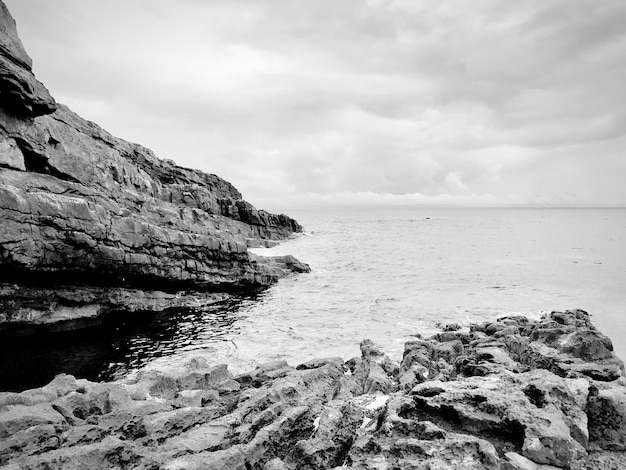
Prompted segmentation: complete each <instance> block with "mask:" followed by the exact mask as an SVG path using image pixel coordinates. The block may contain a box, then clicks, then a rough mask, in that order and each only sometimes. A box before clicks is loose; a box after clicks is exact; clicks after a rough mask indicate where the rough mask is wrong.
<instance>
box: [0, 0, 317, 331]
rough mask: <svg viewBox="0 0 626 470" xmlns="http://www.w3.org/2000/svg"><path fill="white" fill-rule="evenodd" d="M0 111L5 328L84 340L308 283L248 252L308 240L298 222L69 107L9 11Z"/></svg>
mask: <svg viewBox="0 0 626 470" xmlns="http://www.w3.org/2000/svg"><path fill="white" fill-rule="evenodd" d="M0 98H1V100H0V221H1V224H0V325H2V326H3V327H4V328H5V329H6V328H7V327H13V326H15V327H23V326H24V325H27V326H30V325H33V324H47V325H50V324H53V323H60V322H65V323H68V322H71V321H73V320H81V321H80V322H74V323H69V324H68V325H66V326H64V327H60V328H61V329H63V328H65V329H72V328H77V327H80V326H83V325H91V324H93V323H94V321H95V319H97V318H99V317H100V316H102V315H104V314H106V313H108V312H111V311H115V312H126V313H128V312H134V311H163V310H166V309H168V308H175V307H180V306H184V307H187V308H189V307H190V306H193V305H194V303H197V302H201V301H203V300H209V301H211V299H210V298H209V299H202V294H201V292H205V291H211V292H215V291H225V290H233V289H256V288H259V287H264V286H268V285H270V284H272V283H274V282H276V281H277V280H278V279H279V278H281V277H283V276H285V275H287V274H288V273H291V272H306V271H308V270H309V268H308V266H307V265H306V264H304V263H301V262H300V261H298V260H297V259H295V258H293V257H292V256H281V257H276V258H264V257H262V256H258V255H253V254H251V253H249V252H248V250H247V246H248V245H250V244H254V243H253V242H251V241H253V240H257V241H258V243H257V244H258V245H264V246H265V245H270V244H271V243H274V241H275V240H281V239H284V238H286V237H289V236H291V235H292V234H293V233H295V232H300V231H302V227H301V226H300V225H299V224H298V223H297V222H296V221H295V220H293V219H291V218H289V217H287V216H285V215H282V214H281V215H274V214H270V213H267V212H265V211H262V210H257V209H256V208H254V207H253V206H252V205H251V204H250V203H248V202H247V201H244V200H243V199H242V196H241V194H240V193H239V191H237V190H236V189H235V188H234V187H233V186H232V185H231V184H230V183H228V182H226V181H224V180H222V179H220V178H219V177H217V176H215V175H210V174H205V173H202V172H200V171H196V170H189V169H185V168H181V167H179V166H177V165H176V164H174V163H173V162H172V161H169V160H159V159H158V158H156V157H155V156H154V154H153V153H152V152H151V151H150V150H148V149H146V148H144V147H142V146H140V145H136V144H132V143H129V142H126V141H124V140H121V139H118V138H116V137H114V136H112V135H111V134H109V133H108V132H106V131H104V130H103V129H101V128H100V127H98V126H97V125H96V124H94V123H92V122H89V121H86V120H84V119H82V118H81V117H80V116H78V115H76V114H75V113H73V112H72V111H71V110H69V109H68V108H67V107H65V106H63V105H57V104H56V103H55V102H54V100H53V99H52V97H51V96H50V95H49V93H48V92H47V90H46V89H45V87H43V85H42V84H41V83H39V82H38V81H37V80H36V79H35V78H34V76H33V74H32V71H31V60H30V58H29V57H28V55H27V54H26V52H25V51H24V48H23V46H22V44H21V41H20V40H19V37H18V36H17V31H16V26H15V21H14V20H13V18H12V17H11V16H10V14H9V12H8V10H7V8H6V6H5V5H4V4H3V3H2V2H1V1H0ZM141 291H146V292H145V293H141ZM158 291H161V292H158ZM180 291H185V294H184V295H182V296H181V295H180ZM193 291H197V292H200V294H198V295H196V293H194V292H193ZM181 297H183V298H182V299H181ZM25 331H26V330H25Z"/></svg>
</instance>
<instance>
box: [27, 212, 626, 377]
mask: <svg viewBox="0 0 626 470" xmlns="http://www.w3.org/2000/svg"><path fill="white" fill-rule="evenodd" d="M290 215H291V216H294V217H295V218H296V219H298V220H299V221H300V222H301V223H302V224H303V225H304V227H305V229H306V233H305V234H303V235H299V236H296V237H294V238H293V239H290V240H287V241H285V242H283V243H281V244H280V245H279V246H277V247H275V248H272V249H257V250H254V251H255V252H257V253H260V254H266V255H274V254H287V253H289V254H293V255H294V256H296V257H297V258H299V259H300V260H302V261H305V262H307V263H309V264H310V266H311V273H308V274H299V275H294V276H290V277H288V278H286V279H283V280H281V281H280V282H279V283H278V284H276V285H275V286H273V287H271V288H270V289H268V290H266V291H264V292H262V293H261V294H259V295H257V296H254V297H247V298H240V299H234V300H233V301H231V302H229V303H227V304H225V305H221V306H212V307H207V308H206V309H201V310H198V311H193V312H189V311H180V312H176V313H175V314H174V315H170V316H167V317H166V316H158V317H156V318H154V317H152V318H149V319H145V321H139V322H133V323H132V324H128V325H123V326H121V327H120V326H119V325H118V326H117V327H116V328H115V331H111V332H109V333H107V334H104V335H103V334H101V333H98V335H97V340H96V341H94V339H93V338H91V339H84V338H83V339H81V341H82V343H84V344H82V343H81V341H79V343H81V344H78V345H76V342H71V341H70V342H67V341H63V344H62V345H61V344H59V345H56V346H55V345H52V347H51V349H50V348H48V349H44V350H43V351H42V352H40V353H41V354H40V357H44V356H45V358H46V359H45V360H44V361H48V362H49V363H48V364H47V365H46V371H47V373H48V374H52V372H61V371H67V372H70V373H75V374H77V375H82V376H87V377H89V378H92V379H104V380H111V379H116V378H120V377H123V376H125V375H128V374H132V373H134V372H136V371H137V370H139V369H141V368H144V367H147V368H162V367H169V366H174V367H176V366H179V365H181V364H182V363H184V362H186V361H188V360H189V359H191V358H193V357H196V356H202V357H205V358H206V359H208V360H209V361H211V362H214V363H216V364H217V363H221V362H225V363H228V364H229V367H230V368H231V370H233V371H234V372H237V371H244V370H248V369H251V368H253V367H254V366H255V365H257V364H259V363H262V362H266V361H271V360H277V359H285V360H287V361H288V362H289V363H291V364H293V365H296V364H298V363H300V362H304V361H306V360H308V359H311V358H314V357H329V356H340V357H342V358H344V359H346V360H347V359H349V358H351V357H354V356H357V355H359V342H360V341H361V340H362V339H364V338H370V339H372V340H373V341H375V342H376V343H378V344H379V345H380V346H382V347H383V349H384V350H385V351H386V352H387V353H388V354H390V355H391V356H392V358H395V359H400V357H401V353H402V348H403V344H404V342H405V341H406V340H408V339H410V338H411V336H412V335H415V334H418V333H419V334H422V335H428V334H430V333H433V332H435V331H437V325H438V324H440V323H451V322H456V323H460V324H461V325H464V326H467V325H469V324H470V323H472V322H481V321H486V320H492V319H495V318H497V317H498V316H500V315H503V314H510V313H522V314H526V315H528V316H530V317H538V316H539V315H541V314H542V313H544V312H549V311H552V310H564V309H569V308H582V309H584V310H587V311H588V312H590V313H591V314H592V318H593V320H594V322H595V324H596V325H597V326H598V328H600V330H601V331H603V332H604V333H606V334H608V335H609V336H610V337H611V338H612V340H613V343H614V346H615V349H616V352H617V354H618V355H619V356H620V357H622V358H626V322H625V321H624V313H626V243H625V241H626V210H622V209H606V210H605V209H586V210H578V209H549V210H548V209H543V210H538V209H532V210H531V209H441V208H439V209H426V208H416V209H414V208H379V209H371V208H370V209H343V210H333V211H328V210H302V211H291V212H290ZM68 348H69V349H68ZM50 351H53V354H51V353H50ZM23 354H24V355H25V358H23V360H25V361H30V363H31V367H32V364H33V363H35V362H37V359H36V357H33V356H32V352H24V353H23ZM55 354H56V355H58V356H60V358H59V360H56V361H55V360H54V359H53V356H54V355H55ZM74 358H78V360H75V359H74ZM18 362H19V361H18Z"/></svg>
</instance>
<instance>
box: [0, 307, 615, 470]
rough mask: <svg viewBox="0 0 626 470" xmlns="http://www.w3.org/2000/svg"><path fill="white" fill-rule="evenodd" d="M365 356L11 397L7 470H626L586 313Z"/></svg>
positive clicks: (607, 352)
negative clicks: (398, 354)
mask: <svg viewBox="0 0 626 470" xmlns="http://www.w3.org/2000/svg"><path fill="white" fill-rule="evenodd" d="M361 352H362V356H361V357H359V358H354V359H351V360H349V361H348V362H345V363H344V362H343V361H342V360H341V359H339V358H331V359H320V360H312V361H309V362H307V363H305V364H300V365H299V366H297V367H296V368H294V367H290V366H289V365H288V364H287V363H286V362H284V361H282V362H274V363H268V364H263V365H261V366H259V367H258V368H257V369H256V370H254V371H251V372H250V373H245V374H241V375H239V376H235V377H233V375H231V374H230V373H229V372H228V370H227V368H226V366H225V365H219V366H211V365H209V364H207V363H206V362H204V361H203V360H201V359H194V360H192V361H191V362H190V363H189V364H188V365H187V367H186V368H181V369H180V370H172V371H166V370H163V371H159V372H156V371H153V372H145V371H144V372H142V373H140V374H139V376H138V377H136V378H135V379H132V380H127V381H125V382H120V383H109V384H101V383H94V382H89V381H86V380H76V379H75V378H74V377H72V376H68V375H61V376H58V377H57V378H56V379H55V380H53V381H52V382H51V383H50V384H49V385H47V386H45V387H43V388H40V389H34V390H28V391H26V392H22V393H0V466H2V465H6V468H7V469H18V468H19V469H49V470H51V469H65V470H67V469H73V468H91V469H93V470H96V469H108V468H124V469H131V468H132V469H157V468H162V469H171V470H174V469H177V470H182V469H188V470H192V469H193V470H201V469H202V470H209V469H216V470H218V469H233V470H236V469H241V470H247V469H255V470H296V469H332V468H334V469H339V468H355V469H362V470H365V469H371V470H375V469H413V468H415V469H422V468H423V469H463V470H470V469H476V470H480V469H493V470H498V469H500V470H541V469H543V470H549V469H575V470H583V469H597V470H600V469H606V470H609V469H613V470H616V469H622V468H626V452H625V451H626V388H625V387H624V370H623V368H624V366H623V363H622V361H621V360H619V359H618V358H616V357H615V356H614V354H613V353H612V346H611V341H610V340H609V339H608V338H607V337H606V336H604V335H602V334H601V333H600V332H599V331H597V330H596V329H595V328H594V327H593V325H592V324H591V322H590V319H589V315H587V313H585V312H583V311H581V310H574V311H567V312H553V313H552V314H550V315H546V316H545V317H544V318H543V319H542V320H541V321H529V320H528V319H527V318H524V317H522V316H519V315H516V316H509V317H506V318H502V319H500V320H498V321H496V322H493V323H486V324H481V325H472V326H470V328H469V331H468V330H457V329H456V327H455V326H454V325H449V326H447V327H445V328H444V331H442V332H441V333H438V334H437V335H435V336H433V337H431V338H423V339H418V338H416V339H415V340H414V341H410V342H408V343H406V345H405V351H404V357H403V358H402V362H401V363H395V362H394V361H393V360H391V359H390V358H389V357H387V356H386V355H385V354H384V353H383V352H382V351H380V350H379V349H378V348H377V347H376V346H375V345H374V344H373V343H372V342H371V341H368V340H365V341H363V342H362V343H361Z"/></svg>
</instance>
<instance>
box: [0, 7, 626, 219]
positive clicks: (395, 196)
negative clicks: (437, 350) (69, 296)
mask: <svg viewBox="0 0 626 470" xmlns="http://www.w3.org/2000/svg"><path fill="white" fill-rule="evenodd" d="M5 3H6V4H7V6H8V7H9V9H10V11H11V12H12V14H13V16H14V17H15V19H16V21H17V25H18V31H19V33H20V36H21V38H22V42H23V43H24V45H25V47H26V49H27V51H28V52H29V54H30V56H31V57H32V58H33V60H34V71H35V74H36V75H37V77H38V78H39V79H40V80H41V81H43V82H44V84H45V85H46V86H47V87H48V88H49V89H50V91H51V92H52V94H53V95H54V96H55V98H56V99H57V100H58V101H60V102H62V103H64V104H67V105H69V106H70V107H71V108H72V109H73V110H75V111H76V112H78V113H79V114H81V115H82V116H83V117H85V118H87V119H90V120H92V121H95V122H96V123H98V124H100V125H101V126H102V127H104V128H105V129H107V130H108V131H110V132H112V133H113V134H115V135H117V136H119V137H122V138H125V139H127V140H131V141H134V142H138V143H141V144H142V145H145V146H146V147H149V148H151V149H153V150H154V151H155V153H156V154H157V156H159V157H161V158H171V159H173V160H174V161H176V162H177V163H178V164H180V165H183V166H189V167H194V168H199V169H201V170H203V171H206V172H210V173H216V174H218V175H219V176H221V177H223V178H225V179H227V180H228V181H230V182H232V183H233V184H234V185H235V186H236V187H237V188H238V189H239V190H240V191H241V192H242V193H243V194H244V197H245V198H246V199H248V200H249V201H250V202H252V203H253V204H254V205H256V206H257V207H261V208H267V209H271V210H282V209H285V210H286V209H289V208H293V207H300V206H304V205H310V204H320V203H332V202H335V203H336V202H342V203H360V202H364V203H398V204H409V203H416V202H419V203H427V204H431V203H433V204H437V203H460V204H479V205H493V204H496V205H497V204H547V205H561V204H564V205H626V181H625V180H626V155H625V154H626V151H625V150H626V85H625V84H626V27H625V25H626V2H624V1H622V0H602V1H591V0H587V1H580V0H553V1H546V0H517V1H502V0H473V1H471V2H470V1H467V0H446V1H442V0H440V1H436V0H358V1H357V0H176V1H175V0H167V1H166V0H106V1H104V0H55V1H53V2H52V1H50V0H5Z"/></svg>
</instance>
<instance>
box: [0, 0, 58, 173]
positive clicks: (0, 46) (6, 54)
mask: <svg viewBox="0 0 626 470" xmlns="http://www.w3.org/2000/svg"><path fill="white" fill-rule="evenodd" d="M32 65H33V63H32V60H31V58H30V57H29V56H28V54H27V53H26V51H25V50H24V46H23V45H22V41H20V38H19V36H18V35H17V29H16V25H15V20H14V19H13V17H12V16H11V14H10V13H9V10H8V9H7V7H6V6H5V5H4V3H3V2H0V101H1V102H2V106H3V107H4V108H6V109H9V110H11V111H12V112H13V113H15V114H18V115H22V116H28V117H34V116H40V115H42V114H49V113H52V112H53V111H54V110H55V108H56V103H55V101H54V99H53V98H52V96H50V93H49V92H48V90H47V89H46V87H44V86H43V85H42V84H41V83H40V82H39V81H38V80H37V79H36V78H35V76H34V75H33V73H32ZM1 153H2V147H1V146H0V154H1ZM2 163H5V162H3V159H2V158H0V164H2ZM17 166H20V165H19V164H18V165H17Z"/></svg>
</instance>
